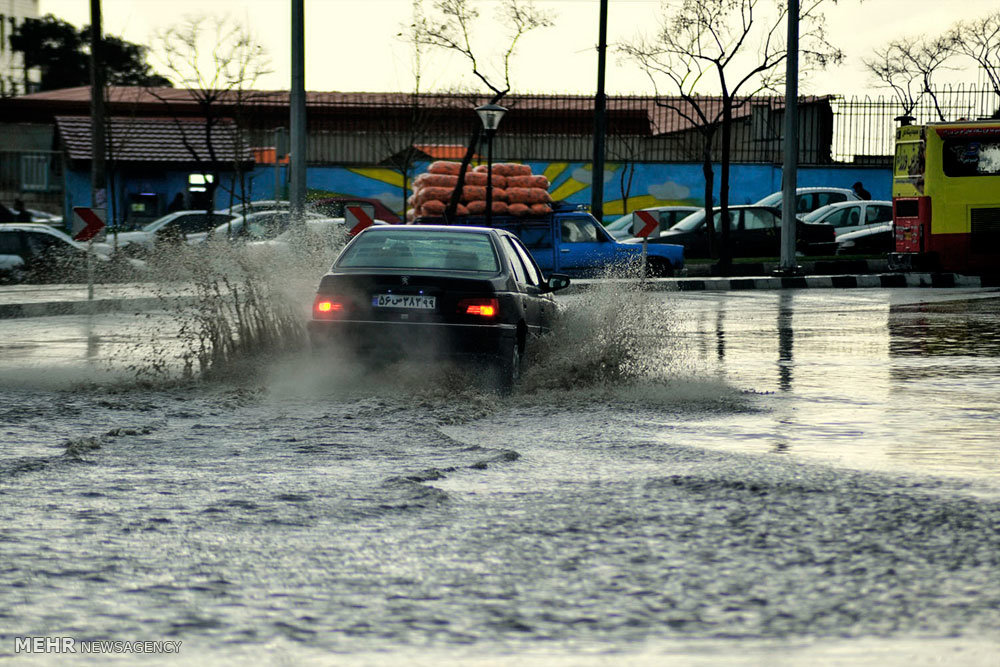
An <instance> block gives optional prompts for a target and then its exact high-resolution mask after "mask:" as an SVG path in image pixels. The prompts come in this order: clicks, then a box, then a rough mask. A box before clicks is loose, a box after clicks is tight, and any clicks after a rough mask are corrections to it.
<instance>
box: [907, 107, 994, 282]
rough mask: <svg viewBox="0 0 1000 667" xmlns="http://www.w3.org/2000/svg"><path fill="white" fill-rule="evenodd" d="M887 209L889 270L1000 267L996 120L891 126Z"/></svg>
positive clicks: (985, 269)
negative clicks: (891, 242) (893, 134)
mask: <svg viewBox="0 0 1000 667" xmlns="http://www.w3.org/2000/svg"><path fill="white" fill-rule="evenodd" d="M892 209H893V215H892V217H893V227H894V234H895V252H894V253H891V254H890V256H889V264H890V266H891V267H892V268H898V269H927V270H939V271H954V272H957V273H995V272H998V271H1000V121H997V120H994V121H961V122H953V123H931V124H928V125H904V126H903V127H900V128H898V129H897V130H896V156H895V160H894V163H893V178H892Z"/></svg>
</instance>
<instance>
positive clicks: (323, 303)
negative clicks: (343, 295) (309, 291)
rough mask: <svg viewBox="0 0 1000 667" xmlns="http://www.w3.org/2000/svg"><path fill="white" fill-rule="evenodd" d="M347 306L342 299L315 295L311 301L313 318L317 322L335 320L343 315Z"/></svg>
mask: <svg viewBox="0 0 1000 667" xmlns="http://www.w3.org/2000/svg"><path fill="white" fill-rule="evenodd" d="M345 310H347V305H346V303H345V301H344V300H343V299H340V298H338V297H333V296H327V295H325V294H317V295H316V299H315V300H314V301H313V317H314V318H315V319H317V320H335V319H337V318H338V317H340V316H341V315H343V314H344V311H345Z"/></svg>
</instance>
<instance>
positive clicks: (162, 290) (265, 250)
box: [126, 225, 345, 380]
mask: <svg viewBox="0 0 1000 667" xmlns="http://www.w3.org/2000/svg"><path fill="white" fill-rule="evenodd" d="M344 241H345V235H344V233H343V230H341V229H336V228H335V229H333V230H331V231H330V232H329V233H318V232H314V231H310V230H308V229H306V228H305V226H304V225H302V226H299V227H293V229H291V230H289V232H288V233H287V234H285V235H284V236H283V238H282V239H281V240H280V241H275V242H265V243H248V244H236V243H233V242H231V241H228V240H225V239H209V240H207V241H205V242H204V243H201V244H198V245H187V244H183V243H175V244H171V245H161V246H159V247H158V248H157V250H156V252H155V253H153V254H152V255H151V256H150V260H149V266H150V269H149V271H150V279H151V281H152V282H153V283H154V284H156V285H158V286H159V287H158V293H159V296H160V300H161V302H162V303H163V308H164V311H166V312H167V313H168V314H169V320H170V324H172V325H173V329H174V335H173V337H172V339H170V338H168V339H166V340H164V336H163V335H162V333H163V330H162V328H160V327H162V326H163V323H162V322H161V321H159V320H157V322H156V323H155V324H154V326H156V327H157V332H156V334H157V335H153V336H150V337H149V338H148V339H142V340H136V341H135V342H134V343H133V345H132V346H131V347H130V349H128V350H127V351H126V354H127V356H128V358H129V359H131V361H130V362H129V368H130V370H131V371H132V372H134V374H135V376H136V377H137V378H142V379H145V380H152V379H159V380H175V379H177V378H182V379H192V378H198V379H213V378H223V379H224V378H231V379H232V378H235V379H239V378H241V377H243V376H247V375H249V374H252V372H253V369H254V368H255V367H256V366H257V365H258V364H259V363H260V360H262V359H269V358H274V357H275V356H278V355H282V354H285V353H288V352H293V351H296V350H301V349H302V348H303V347H304V345H305V342H306V338H305V332H304V323H305V319H306V314H307V313H308V308H309V300H310V299H311V296H312V292H313V290H314V289H315V284H316V280H317V277H318V276H320V275H322V274H323V272H324V271H326V269H327V268H329V266H330V265H331V264H332V262H333V258H334V257H336V254H337V252H339V250H340V248H341V247H343V244H344ZM168 326H169V325H168Z"/></svg>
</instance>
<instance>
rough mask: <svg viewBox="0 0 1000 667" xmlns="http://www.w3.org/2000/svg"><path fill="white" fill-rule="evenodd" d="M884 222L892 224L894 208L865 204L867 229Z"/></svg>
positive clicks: (887, 205) (886, 205)
mask: <svg viewBox="0 0 1000 667" xmlns="http://www.w3.org/2000/svg"><path fill="white" fill-rule="evenodd" d="M883 222H892V206H891V205H889V204H873V203H872V202H865V223H864V224H865V227H866V228H867V227H869V226H870V225H879V224H882V223H883Z"/></svg>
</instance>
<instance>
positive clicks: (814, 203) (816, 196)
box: [755, 187, 861, 216]
mask: <svg viewBox="0 0 1000 667" xmlns="http://www.w3.org/2000/svg"><path fill="white" fill-rule="evenodd" d="M782 196H783V193H782V192H781V191H780V190H779V191H778V192H772V193H771V194H769V195H768V196H766V197H764V198H763V199H761V200H760V201H758V202H755V203H756V204H757V205H758V206H777V207H779V208H780V207H781V200H782ZM841 201H861V198H860V197H858V195H857V193H855V192H854V190H852V189H851V188H812V187H810V188H796V189H795V213H796V215H799V216H802V215H804V214H806V213H809V212H811V211H815V210H816V209H818V208H820V207H821V206H826V205H827V204H835V203H837V202H841Z"/></svg>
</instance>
